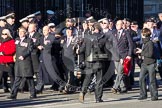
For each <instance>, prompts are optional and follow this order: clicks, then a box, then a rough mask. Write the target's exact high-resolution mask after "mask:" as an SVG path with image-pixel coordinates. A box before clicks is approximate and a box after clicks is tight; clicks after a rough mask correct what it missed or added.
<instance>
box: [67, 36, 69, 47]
mask: <svg viewBox="0 0 162 108" xmlns="http://www.w3.org/2000/svg"><path fill="white" fill-rule="evenodd" d="M69 45H70V38H67V47H68V46H69Z"/></svg>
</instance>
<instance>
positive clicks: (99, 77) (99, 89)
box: [82, 63, 103, 100]
mask: <svg viewBox="0 0 162 108" xmlns="http://www.w3.org/2000/svg"><path fill="white" fill-rule="evenodd" d="M90 65H91V68H89V69H92V68H93V67H95V69H92V72H91V73H89V69H85V71H86V75H85V79H84V82H83V86H82V92H83V94H86V92H87V88H88V85H89V84H90V82H91V77H93V74H96V85H95V98H96V100H99V99H101V98H102V94H103V83H102V77H103V73H102V68H97V67H96V66H97V65H96V63H90Z"/></svg>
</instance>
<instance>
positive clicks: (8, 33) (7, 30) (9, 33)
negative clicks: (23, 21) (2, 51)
mask: <svg viewBox="0 0 162 108" xmlns="http://www.w3.org/2000/svg"><path fill="white" fill-rule="evenodd" d="M3 31H6V33H7V36H9V37H11V38H12V36H11V32H10V30H9V29H3V30H2V32H3Z"/></svg>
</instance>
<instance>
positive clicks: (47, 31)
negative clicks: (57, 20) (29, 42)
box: [43, 26, 49, 36]
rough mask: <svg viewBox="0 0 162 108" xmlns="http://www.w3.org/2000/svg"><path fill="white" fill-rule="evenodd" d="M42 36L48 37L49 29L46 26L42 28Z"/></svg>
mask: <svg viewBox="0 0 162 108" xmlns="http://www.w3.org/2000/svg"><path fill="white" fill-rule="evenodd" d="M43 35H44V36H48V35H49V27H48V26H44V27H43Z"/></svg>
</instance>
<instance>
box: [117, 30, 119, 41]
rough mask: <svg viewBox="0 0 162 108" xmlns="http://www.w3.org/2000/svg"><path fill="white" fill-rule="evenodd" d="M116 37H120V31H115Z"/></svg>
mask: <svg viewBox="0 0 162 108" xmlns="http://www.w3.org/2000/svg"><path fill="white" fill-rule="evenodd" d="M117 38H118V40H119V39H120V31H118V32H117Z"/></svg>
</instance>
